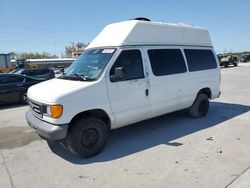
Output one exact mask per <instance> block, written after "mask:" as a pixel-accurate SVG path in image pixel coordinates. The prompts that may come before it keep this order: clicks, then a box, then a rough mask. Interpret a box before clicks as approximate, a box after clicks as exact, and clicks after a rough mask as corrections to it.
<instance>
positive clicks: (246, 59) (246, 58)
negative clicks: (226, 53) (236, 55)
mask: <svg viewBox="0 0 250 188" xmlns="http://www.w3.org/2000/svg"><path fill="white" fill-rule="evenodd" d="M240 62H243V63H246V62H250V55H244V56H242V57H241V58H240Z"/></svg>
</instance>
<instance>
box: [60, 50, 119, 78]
mask: <svg viewBox="0 0 250 188" xmlns="http://www.w3.org/2000/svg"><path fill="white" fill-rule="evenodd" d="M114 52H115V49H113V48H104V49H103V48H102V49H89V50H86V51H84V52H83V53H82V55H81V56H80V57H79V58H78V59H77V60H75V61H74V62H73V63H72V64H71V65H70V66H69V67H68V68H67V70H65V72H64V74H63V75H62V77H61V78H65V79H67V78H69V79H70V78H74V79H77V80H83V81H85V80H95V79H97V78H98V76H99V75H100V74H101V72H102V71H103V69H104V68H105V66H106V64H107V63H108V62H109V60H110V59H111V57H112V56H113V54H114Z"/></svg>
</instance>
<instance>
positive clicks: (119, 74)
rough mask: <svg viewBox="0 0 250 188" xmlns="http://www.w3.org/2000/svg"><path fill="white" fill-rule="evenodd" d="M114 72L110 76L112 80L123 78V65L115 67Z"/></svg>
mask: <svg viewBox="0 0 250 188" xmlns="http://www.w3.org/2000/svg"><path fill="white" fill-rule="evenodd" d="M114 73H115V74H114V75H111V76H110V80H111V81H112V82H114V81H120V80H123V79H124V78H125V70H124V67H116V68H115V72H114Z"/></svg>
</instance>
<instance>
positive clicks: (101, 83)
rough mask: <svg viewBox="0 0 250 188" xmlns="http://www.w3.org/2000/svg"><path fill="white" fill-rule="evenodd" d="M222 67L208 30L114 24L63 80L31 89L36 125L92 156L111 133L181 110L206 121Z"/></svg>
mask: <svg viewBox="0 0 250 188" xmlns="http://www.w3.org/2000/svg"><path fill="white" fill-rule="evenodd" d="M219 85H220V66H219V64H218V60H217V57H216V55H215V52H214V50H213V46H212V44H211V40H210V37H209V34H208V31H207V30H206V29H203V28H198V27H193V26H188V25H183V24H165V23H156V22H151V21H143V20H129V21H124V22H119V23H114V24H110V25H108V26H106V27H105V28H104V29H103V31H102V32H101V33H100V34H99V35H98V36H97V37H96V38H95V39H94V40H93V41H92V42H91V43H90V44H89V45H88V47H87V48H86V50H85V51H84V52H83V54H82V55H81V56H80V58H79V59H77V60H76V61H75V62H74V63H73V64H72V65H71V66H70V67H69V68H68V69H67V70H66V71H65V72H64V74H63V75H62V76H61V77H59V78H55V79H52V80H49V81H45V82H43V83H40V84H37V85H35V86H32V87H30V88H29V90H28V94H27V96H28V100H29V105H30V110H29V111H28V112H27V114H26V119H27V122H28V124H29V125H30V126H31V127H33V128H34V129H35V131H36V132H37V133H38V134H39V135H40V136H41V137H43V138H45V139H47V140H61V139H65V140H66V144H67V147H68V148H69V149H70V151H71V152H72V153H74V154H76V155H78V156H80V157H90V156H93V155H95V154H97V153H98V152H100V151H101V149H102V148H103V147H104V145H105V143H106V141H107V138H108V133H109V131H110V130H111V129H116V128H119V127H122V126H125V125H129V124H132V123H135V122H139V121H142V120H145V119H149V118H153V117H156V116H159V115H162V114H166V113H170V112H173V111H177V110H181V109H189V114H190V115H191V116H192V117H201V116H205V115H206V114H207V112H208V108H209V99H214V98H218V97H219V95H220V86H219Z"/></svg>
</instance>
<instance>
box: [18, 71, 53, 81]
mask: <svg viewBox="0 0 250 188" xmlns="http://www.w3.org/2000/svg"><path fill="white" fill-rule="evenodd" d="M14 73H15V74H22V75H26V76H30V77H34V78H44V79H46V80H49V79H52V78H55V73H54V71H53V70H51V69H19V70H17V71H16V72H14Z"/></svg>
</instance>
